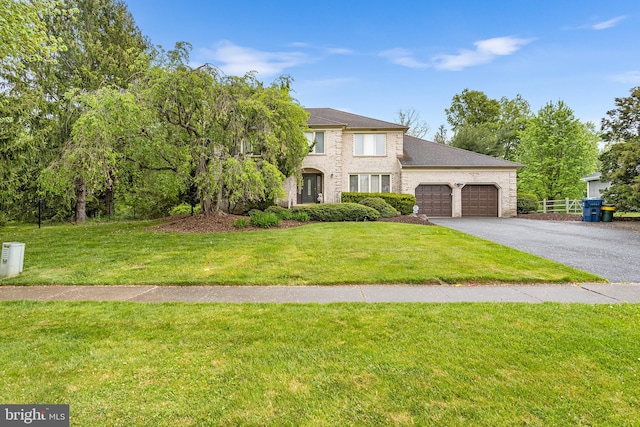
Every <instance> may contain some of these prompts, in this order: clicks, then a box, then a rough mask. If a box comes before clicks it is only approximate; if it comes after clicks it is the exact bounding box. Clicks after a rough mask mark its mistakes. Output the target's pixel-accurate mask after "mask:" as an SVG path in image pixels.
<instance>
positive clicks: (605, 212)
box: [600, 205, 616, 222]
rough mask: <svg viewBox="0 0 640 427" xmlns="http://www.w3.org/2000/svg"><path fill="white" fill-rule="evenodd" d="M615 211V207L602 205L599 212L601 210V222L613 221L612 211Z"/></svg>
mask: <svg viewBox="0 0 640 427" xmlns="http://www.w3.org/2000/svg"><path fill="white" fill-rule="evenodd" d="M615 211H616V208H615V207H613V206H607V205H604V206H602V207H601V208H600V212H602V222H611V221H613V213H614V212H615Z"/></svg>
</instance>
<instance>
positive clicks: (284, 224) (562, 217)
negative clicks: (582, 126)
mask: <svg viewBox="0 0 640 427" xmlns="http://www.w3.org/2000/svg"><path fill="white" fill-rule="evenodd" d="M239 218H243V217H242V216H240V215H230V214H219V215H207V216H205V215H194V216H189V215H183V216H173V217H168V218H165V222H163V223H162V224H160V225H156V226H153V227H150V228H151V229H152V230H156V231H166V232H172V233H231V232H242V231H255V230H264V229H263V228H259V227H255V226H253V225H251V224H249V225H248V226H247V227H245V228H237V227H234V226H233V224H234V223H235V221H236V220H237V219H239ZM244 218H247V219H248V217H244ZM518 218H524V219H531V220H545V221H576V222H579V221H582V215H576V214H566V213H558V212H550V213H546V214H545V213H530V214H519V215H518ZM378 221H385V222H401V223H404V224H416V225H434V224H433V223H431V222H429V220H428V219H426V217H425V216H422V215H420V216H414V215H399V216H396V217H393V218H381V219H379V220H378ZM312 222H313V221H310V222H299V221H281V222H280V225H279V226H278V227H272V228H271V229H280V228H292V227H300V226H303V225H306V224H310V223H312ZM593 224H600V223H593ZM603 224H613V226H619V227H620V228H629V229H632V230H640V217H632V218H620V217H616V218H614V221H613V223H603Z"/></svg>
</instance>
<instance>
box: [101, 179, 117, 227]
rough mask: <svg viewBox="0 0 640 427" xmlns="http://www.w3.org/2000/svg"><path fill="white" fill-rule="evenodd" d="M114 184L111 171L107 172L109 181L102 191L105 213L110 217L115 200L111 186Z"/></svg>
mask: <svg viewBox="0 0 640 427" xmlns="http://www.w3.org/2000/svg"><path fill="white" fill-rule="evenodd" d="M114 185H115V177H114V176H113V172H109V182H108V183H107V188H106V189H105V191H104V205H105V210H106V212H105V213H106V214H107V218H111V217H112V216H113V214H114V212H115V202H114V197H113V187H114Z"/></svg>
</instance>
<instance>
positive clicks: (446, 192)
mask: <svg viewBox="0 0 640 427" xmlns="http://www.w3.org/2000/svg"><path fill="white" fill-rule="evenodd" d="M415 193H416V205H418V207H419V208H420V213H421V214H425V215H427V216H430V217H451V212H452V211H451V188H450V187H449V186H448V185H419V186H418V187H416V192H415Z"/></svg>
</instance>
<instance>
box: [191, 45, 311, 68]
mask: <svg viewBox="0 0 640 427" xmlns="http://www.w3.org/2000/svg"><path fill="white" fill-rule="evenodd" d="M199 54H200V55H199V59H200V60H201V61H202V62H210V63H212V64H214V65H217V66H218V67H220V69H222V71H224V72H225V73H226V74H230V75H243V74H245V73H247V72H249V71H257V72H258V74H259V75H260V76H270V75H275V74H280V73H282V72H283V71H284V70H285V69H287V68H291V67H295V66H298V65H301V64H306V63H309V62H313V59H312V58H310V57H309V56H308V55H307V54H305V53H302V52H298V51H292V52H265V51H260V50H257V49H253V48H250V47H244V46H238V45H235V44H233V43H232V42H230V41H228V40H224V41H221V42H219V43H218V44H217V46H216V47H214V48H213V49H200V50H199Z"/></svg>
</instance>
